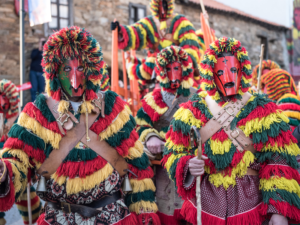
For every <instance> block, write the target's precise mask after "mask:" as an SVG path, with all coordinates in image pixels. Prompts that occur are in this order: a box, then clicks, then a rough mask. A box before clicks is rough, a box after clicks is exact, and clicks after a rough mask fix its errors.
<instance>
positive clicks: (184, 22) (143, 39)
mask: <svg viewBox="0 0 300 225" xmlns="http://www.w3.org/2000/svg"><path fill="white" fill-rule="evenodd" d="M120 27H121V32H122V35H123V40H122V41H120V42H119V48H120V49H124V50H125V51H128V50H130V49H133V50H141V49H145V48H146V47H148V48H150V49H153V48H154V46H155V45H156V43H157V42H158V41H159V46H158V49H156V51H157V50H158V51H161V50H162V49H164V48H166V47H168V46H170V45H174V43H172V42H171V41H168V40H165V39H162V40H159V34H158V29H160V28H157V27H156V24H155V22H154V17H153V16H148V17H145V18H143V19H141V20H139V21H138V22H137V23H135V24H133V25H131V26H126V25H121V26H120ZM168 29H169V31H168V33H171V34H172V35H173V39H174V40H177V41H179V43H180V44H179V46H180V47H182V48H183V49H184V50H185V51H186V52H187V53H188V54H189V56H190V57H191V59H192V61H193V66H194V68H197V67H198V64H199V62H200V52H199V48H200V45H199V42H198V37H197V35H196V33H195V29H194V27H193V24H192V23H191V22H190V21H189V20H188V19H187V18H185V17H184V16H183V15H176V16H174V17H173V19H172V22H171V26H170V27H169V28H168Z"/></svg>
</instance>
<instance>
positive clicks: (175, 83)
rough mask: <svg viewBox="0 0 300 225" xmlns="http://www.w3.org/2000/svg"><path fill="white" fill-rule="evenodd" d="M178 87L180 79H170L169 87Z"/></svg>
mask: <svg viewBox="0 0 300 225" xmlns="http://www.w3.org/2000/svg"><path fill="white" fill-rule="evenodd" d="M179 87H180V81H179V80H175V81H171V88H172V89H177V88H179Z"/></svg>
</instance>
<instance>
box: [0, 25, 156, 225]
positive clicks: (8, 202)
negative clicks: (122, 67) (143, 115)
mask: <svg viewBox="0 0 300 225" xmlns="http://www.w3.org/2000/svg"><path fill="white" fill-rule="evenodd" d="M60 46H63V47H62V48H61V47H60ZM74 57H76V58H80V59H81V60H82V61H81V63H82V64H83V65H84V66H85V67H84V74H85V76H86V78H87V83H86V89H85V103H86V104H83V103H81V104H80V106H79V109H78V111H76V112H75V111H74V109H73V108H72V105H71V104H69V103H70V102H69V101H67V99H66V98H64V95H63V92H62V87H61V84H60V82H59V80H58V78H57V76H56V74H57V68H58V66H59V65H60V63H62V62H63V61H64V59H68V58H74ZM42 65H43V67H44V72H45V76H46V91H47V95H48V96H51V97H52V98H53V99H55V100H57V101H59V104H58V111H59V112H64V110H67V111H69V112H71V113H73V114H74V115H75V117H76V118H77V119H80V115H81V114H82V113H86V112H87V113H91V110H92V109H93V108H94V106H93V105H92V104H91V101H92V100H93V99H95V98H96V96H97V95H96V92H98V90H99V88H100V86H101V79H102V74H103V73H104V72H105V71H104V70H105V66H106V65H105V63H104V61H103V58H102V52H101V47H100V45H99V43H98V42H97V41H96V40H95V39H94V38H93V37H92V35H91V34H90V33H89V32H87V31H85V30H84V29H81V28H78V27H71V28H64V29H62V30H60V31H58V32H56V33H54V34H53V35H52V36H51V37H50V38H49V39H48V41H47V42H46V44H45V46H44V53H43V61H42ZM104 113H105V117H104V118H102V117H101V116H100V115H99V116H98V118H97V120H96V121H95V122H94V123H93V124H92V126H91V128H90V130H92V131H93V132H95V133H96V134H97V135H98V136H99V139H101V140H105V141H106V142H107V143H108V144H109V145H110V146H111V147H113V148H115V149H116V151H117V152H118V154H120V155H121V156H123V157H124V158H125V159H126V161H127V163H128V165H129V169H130V170H131V171H132V172H133V173H135V174H136V175H137V177H135V176H133V175H132V174H129V179H130V183H131V185H132V189H133V191H132V192H130V193H129V194H127V195H125V198H124V199H123V198H121V199H119V200H117V201H115V202H112V203H110V204H108V205H105V206H103V207H102V209H101V210H99V213H98V214H97V215H95V216H92V217H89V218H87V217H83V216H81V215H80V214H78V213H75V212H74V213H73V212H72V211H71V212H70V213H64V212H63V211H62V210H59V209H55V208H52V207H51V206H50V205H48V206H46V207H45V212H44V213H43V214H42V215H41V216H40V218H39V220H38V224H39V225H44V224H45V225H46V224H47V225H48V224H70V225H71V224H72V225H73V224H74V225H75V224H86V225H91V224H118V225H119V224H143V223H146V224H147V223H148V222H149V221H152V223H153V224H159V220H158V216H157V215H156V211H157V206H156V204H155V202H154V200H155V199H154V198H155V195H154V193H155V186H154V184H153V182H152V180H151V178H152V176H153V171H152V169H151V167H149V160H148V157H147V155H146V154H145V153H144V152H143V145H142V144H141V142H140V141H139V140H138V134H137V132H136V131H135V129H134V128H135V125H136V123H135V120H134V118H133V117H132V115H131V112H130V109H129V107H128V105H127V104H126V103H125V102H124V101H123V100H122V99H121V98H120V97H119V96H118V95H117V94H116V93H114V92H112V91H106V92H105V110H104ZM65 132H68V131H65ZM62 138H63V134H62V133H61V131H60V129H59V127H58V124H57V122H56V119H55V118H54V116H53V114H52V112H51V111H50V109H49V108H48V105H47V103H46V96H44V95H39V96H38V97H37V99H36V101H35V102H34V103H28V104H27V105H26V106H25V108H24V110H23V111H22V113H21V115H20V117H19V119H18V123H17V124H15V125H14V126H13V127H12V129H11V131H10V133H9V139H8V140H7V142H6V143H5V145H4V150H3V152H2V157H3V160H4V162H5V164H6V166H7V169H8V178H9V179H8V180H7V181H6V182H8V183H9V186H8V187H9V191H8V192H6V195H3V194H2V195H1V199H0V211H6V210H8V209H10V208H11V207H12V204H13V203H14V201H15V200H17V199H20V194H21V193H23V191H24V190H25V188H26V183H27V180H28V179H29V177H30V176H31V174H33V170H34V169H39V168H40V166H41V164H42V163H43V162H44V161H45V159H46V158H47V157H48V156H49V154H50V153H51V152H52V150H53V149H58V148H59V145H60V141H61V139H62ZM13 177H14V179H12V178H13ZM122 179H123V178H122V177H121V176H120V175H119V173H118V172H117V170H116V169H114V168H113V167H112V166H111V164H109V163H108V162H107V161H106V160H104V159H103V158H102V157H101V156H99V155H97V154H96V153H95V152H94V151H93V150H91V149H90V148H88V146H86V145H84V144H83V143H82V142H78V144H77V145H76V146H75V147H74V148H73V149H72V150H71V151H70V152H69V153H68V155H67V157H66V158H65V159H64V160H63V162H62V163H61V164H60V166H59V167H58V169H57V170H56V172H55V173H54V174H52V176H51V179H49V180H48V181H47V183H46V192H45V193H43V192H41V193H40V194H39V195H40V197H41V198H42V199H43V200H45V201H48V202H49V201H52V202H68V203H71V204H81V205H82V204H83V205H84V204H89V203H91V202H94V201H99V200H100V199H101V198H102V197H103V196H106V195H109V194H112V193H114V192H117V191H120V189H121V181H122Z"/></svg>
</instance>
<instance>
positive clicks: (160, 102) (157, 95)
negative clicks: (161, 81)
mask: <svg viewBox="0 0 300 225" xmlns="http://www.w3.org/2000/svg"><path fill="white" fill-rule="evenodd" d="M152 96H153V99H154V101H155V103H156V105H158V106H159V107H160V108H165V107H168V105H167V104H166V103H165V102H164V101H163V97H162V94H161V91H160V89H154V90H153V94H152Z"/></svg>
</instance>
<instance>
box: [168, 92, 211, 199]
mask: <svg viewBox="0 0 300 225" xmlns="http://www.w3.org/2000/svg"><path fill="white" fill-rule="evenodd" d="M204 104H206V103H205V101H204V100H203V99H201V98H199V97H198V96H197V95H194V96H193V97H192V98H191V100H189V101H188V102H186V103H183V104H181V105H180V109H179V110H178V111H177V112H176V113H175V114H174V119H173V120H172V122H171V124H170V128H169V131H168V132H167V134H166V140H167V142H166V145H165V149H164V153H163V159H162V163H163V165H164V167H165V168H166V169H167V171H168V173H169V177H170V178H171V179H172V180H173V181H174V183H175V186H176V189H177V193H178V194H179V196H181V197H182V198H183V199H190V198H193V197H194V196H195V193H196V192H195V185H193V186H191V187H189V188H186V187H185V186H184V181H185V175H186V169H187V167H186V165H187V162H188V160H190V159H191V158H194V157H195V155H196V154H197V149H196V147H195V148H192V147H191V145H190V135H189V134H190V129H191V126H196V127H197V128H201V127H202V126H203V124H204V123H205V122H207V115H209V113H208V112H206V111H205V107H204ZM195 144H196V143H195ZM203 149H204V148H203ZM202 154H203V153H202Z"/></svg>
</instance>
